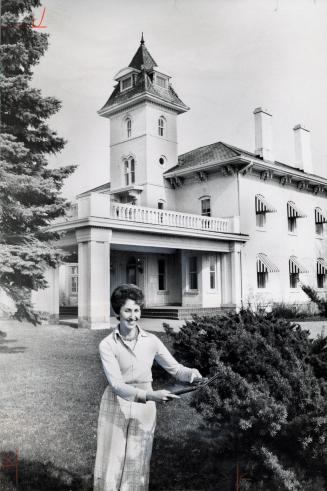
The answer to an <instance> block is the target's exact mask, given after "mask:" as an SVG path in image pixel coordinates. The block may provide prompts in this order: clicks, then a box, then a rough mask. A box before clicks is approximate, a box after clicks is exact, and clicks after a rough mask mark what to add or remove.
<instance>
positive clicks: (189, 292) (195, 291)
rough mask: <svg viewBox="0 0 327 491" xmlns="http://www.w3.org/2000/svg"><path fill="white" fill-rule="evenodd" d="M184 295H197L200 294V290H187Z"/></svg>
mask: <svg viewBox="0 0 327 491" xmlns="http://www.w3.org/2000/svg"><path fill="white" fill-rule="evenodd" d="M184 295H188V296H192V295H193V296H196V295H199V290H185V291H184Z"/></svg>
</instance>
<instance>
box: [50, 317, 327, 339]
mask: <svg viewBox="0 0 327 491" xmlns="http://www.w3.org/2000/svg"><path fill="white" fill-rule="evenodd" d="M184 322H185V321H183V320H172V319H146V318H145V319H141V325H142V328H143V329H145V330H146V331H152V332H164V327H163V324H164V323H165V324H169V325H170V326H171V327H172V328H173V329H174V330H178V329H179V328H180V327H181V326H182V325H183V324H184ZM117 323H118V321H117V319H116V317H110V327H115V326H116V325H117ZM59 324H60V325H69V326H71V327H75V328H77V327H78V321H77V319H62V320H60V321H59ZM299 324H300V326H301V327H302V328H303V329H308V330H309V331H310V334H311V337H313V338H315V337H317V336H319V334H321V333H323V334H325V335H327V319H326V320H324V321H305V322H299Z"/></svg>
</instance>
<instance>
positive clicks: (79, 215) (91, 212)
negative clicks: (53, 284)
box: [56, 193, 240, 234]
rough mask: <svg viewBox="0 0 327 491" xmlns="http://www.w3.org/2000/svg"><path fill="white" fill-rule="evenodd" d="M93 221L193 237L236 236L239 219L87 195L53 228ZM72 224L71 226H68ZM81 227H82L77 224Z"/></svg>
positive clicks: (94, 194) (238, 229) (92, 194)
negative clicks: (193, 235)
mask: <svg viewBox="0 0 327 491" xmlns="http://www.w3.org/2000/svg"><path fill="white" fill-rule="evenodd" d="M86 219H88V220H89V219H94V220H95V219H96V220H101V223H103V224H104V223H106V224H107V226H109V227H112V226H115V224H116V226H117V227H119V228H121V226H122V225H123V224H124V222H125V223H126V225H127V222H128V223H130V224H131V225H132V224H133V223H135V226H136V227H137V228H139V227H140V226H142V224H144V225H148V226H151V225H154V226H155V229H157V230H158V231H159V229H162V230H165V231H168V230H170V231H173V230H174V229H177V228H178V229H184V231H185V229H187V230H190V232H191V231H193V232H194V233H198V232H203V233H205V234H207V233H211V232H214V233H230V234H239V233H240V226H239V217H238V216H233V217H228V218H218V217H207V216H202V215H195V214H191V213H182V212H179V211H173V210H160V209H157V208H148V207H145V206H136V205H132V204H125V203H118V202H110V196H109V195H105V194H101V193H90V194H88V195H83V196H81V197H79V198H78V203H77V204H74V205H73V209H72V210H71V211H70V212H69V213H68V214H67V215H66V216H65V217H64V218H60V219H58V220H56V225H58V227H59V228H60V223H61V224H63V223H66V224H67V227H65V228H71V227H72V226H73V224H74V223H75V225H77V223H76V222H81V220H86ZM70 224H71V225H70ZM80 225H81V224H80Z"/></svg>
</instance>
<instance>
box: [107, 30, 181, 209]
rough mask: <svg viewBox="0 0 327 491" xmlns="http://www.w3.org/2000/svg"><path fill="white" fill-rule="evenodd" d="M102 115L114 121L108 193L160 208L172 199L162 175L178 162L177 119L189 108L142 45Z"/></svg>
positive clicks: (121, 73) (118, 78)
mask: <svg viewBox="0 0 327 491" xmlns="http://www.w3.org/2000/svg"><path fill="white" fill-rule="evenodd" d="M114 79H115V81H116V85H115V87H114V90H113V92H112V94H111V95H110V97H109V99H108V100H107V102H106V104H105V105H104V106H103V107H102V108H101V109H100V110H99V111H98V113H99V115H100V116H103V117H105V118H107V119H109V120H110V185H111V191H110V194H111V196H112V199H113V200H116V201H120V202H123V203H127V202H132V203H133V204H137V205H141V206H150V207H152V208H153V207H155V208H157V207H158V206H159V204H160V206H161V207H162V206H163V203H168V201H169V196H171V195H172V194H171V189H170V184H169V182H168V181H167V180H166V179H165V177H164V173H165V171H167V170H168V168H169V167H172V166H174V165H176V164H177V161H178V153H177V150H178V149H177V117H178V115H179V114H181V113H184V112H186V111H187V110H188V109H189V108H188V107H187V106H186V105H185V104H184V102H183V101H182V100H181V99H180V98H179V97H178V95H177V94H176V92H175V90H174V89H173V87H172V85H171V82H170V80H171V77H170V76H169V75H167V73H165V72H164V71H163V70H160V69H159V68H158V65H157V63H156V61H155V60H154V58H153V57H152V56H151V54H150V53H149V51H148V49H147V47H146V46H145V41H144V37H143V34H142V37H141V42H140V45H139V47H138V49H137V51H136V53H135V55H134V56H133V58H132V60H131V62H130V64H129V65H128V66H127V67H125V68H122V69H121V70H119V72H118V73H116V75H115V77H114Z"/></svg>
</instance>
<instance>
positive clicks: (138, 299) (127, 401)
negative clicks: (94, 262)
mask: <svg viewBox="0 0 327 491" xmlns="http://www.w3.org/2000/svg"><path fill="white" fill-rule="evenodd" d="M143 300H144V297H143V293H142V291H141V290H140V288H138V287H137V286H135V285H121V286H119V287H118V288H116V289H115V290H114V292H113V294H112V296H111V304H112V308H113V310H114V312H115V313H116V314H117V317H118V319H119V324H118V326H117V327H116V329H115V330H114V331H113V332H112V333H111V334H109V336H107V337H106V338H105V339H103V340H102V341H101V343H100V347H99V348H100V356H101V360H102V364H103V368H104V371H105V374H106V376H107V379H108V383H109V385H108V386H107V388H106V390H105V391H104V394H103V396H102V400H101V405H100V413H99V422H98V441H97V455H96V461H95V470H94V491H118V490H119V491H145V490H147V489H148V485H149V470H150V459H151V453H152V442H153V435H154V429H155V425H156V405H155V403H156V402H161V403H162V402H167V401H169V400H171V399H176V398H178V396H176V395H174V394H172V393H171V392H169V391H168V390H152V385H151V382H152V374H151V367H152V364H153V361H154V360H156V361H157V362H158V363H159V365H161V366H162V367H163V368H164V369H165V370H167V372H169V373H170V374H171V375H173V376H174V377H176V378H177V379H178V380H180V381H183V382H190V383H192V382H198V381H199V380H200V379H201V378H202V377H201V374H200V373H199V372H198V370H196V369H192V368H187V367H184V366H183V365H181V364H179V363H178V362H177V361H176V360H175V358H174V357H173V356H172V355H171V354H170V353H169V351H168V350H167V348H166V347H165V346H164V344H163V343H162V342H161V341H160V340H159V339H158V338H157V336H155V335H154V334H150V333H148V332H145V331H143V330H142V329H140V327H139V326H138V324H137V322H138V320H139V319H140V317H141V307H142V305H143Z"/></svg>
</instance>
